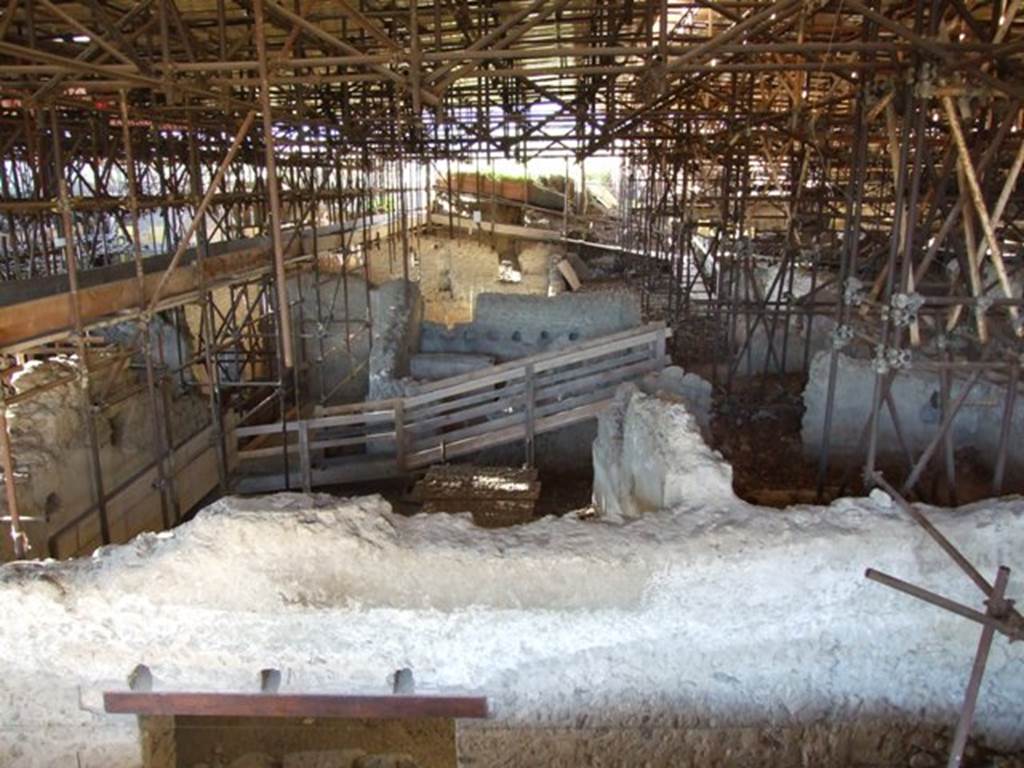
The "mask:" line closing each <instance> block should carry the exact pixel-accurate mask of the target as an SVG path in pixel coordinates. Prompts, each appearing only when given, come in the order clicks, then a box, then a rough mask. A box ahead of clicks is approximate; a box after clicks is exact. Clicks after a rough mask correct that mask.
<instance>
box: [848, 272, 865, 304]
mask: <svg viewBox="0 0 1024 768" xmlns="http://www.w3.org/2000/svg"><path fill="white" fill-rule="evenodd" d="M843 299H844V300H845V301H846V303H847V304H849V305H850V306H851V307H859V306H860V305H861V304H863V303H864V284H863V283H862V282H861V281H860V280H858V279H857V278H856V277H848V278H846V284H845V285H844V286H843Z"/></svg>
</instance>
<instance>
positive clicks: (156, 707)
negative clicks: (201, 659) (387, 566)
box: [103, 691, 487, 720]
mask: <svg viewBox="0 0 1024 768" xmlns="http://www.w3.org/2000/svg"><path fill="white" fill-rule="evenodd" d="M103 706H104V708H105V709H106V711H107V712H110V713H112V714H131V715H152V716H164V717H169V716H192V717H334V718H343V719H362V720H371V719H372V720H399V719H408V718H422V717H444V718H456V719H464V718H473V719H480V718H486V717H487V697H486V696H401V695H385V696H349V695H337V694H278V693H210V692H193V693H189V692H180V693H176V692H166V693H164V692H161V693H151V692H135V691H107V692H105V693H104V694H103Z"/></svg>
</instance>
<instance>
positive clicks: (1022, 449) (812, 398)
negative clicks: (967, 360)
mask: <svg viewBox="0 0 1024 768" xmlns="http://www.w3.org/2000/svg"><path fill="white" fill-rule="evenodd" d="M830 359H831V355H830V353H828V352H822V353H820V354H818V355H816V356H815V357H814V359H813V361H812V364H811V369H810V374H809V376H808V381H807V386H806V388H805V389H804V396H803V400H804V408H805V410H804V418H803V425H802V429H801V437H802V441H803V445H804V450H805V451H806V453H808V454H809V455H818V454H819V453H820V452H821V450H822V448H823V445H824V425H825V414H826V409H827V403H828V400H827V398H828V380H829V365H830ZM837 362H838V368H837V370H836V390H835V398H834V404H833V409H832V425H831V432H830V437H829V453H830V455H832V456H835V457H837V458H839V459H844V458H846V459H850V458H852V459H860V458H862V457H863V454H864V449H863V448H861V447H859V446H860V437H861V434H862V432H863V430H864V425H865V424H866V423H867V422H868V420H869V418H870V416H871V408H872V396H873V393H874V387H875V381H876V379H877V377H878V374H877V372H876V369H875V363H874V361H873V360H869V359H861V358H854V357H850V356H849V355H846V354H842V353H840V354H839V355H838V360H837ZM965 385H966V382H965V381H964V380H963V379H959V378H955V377H953V378H952V379H951V382H950V392H949V401H950V403H951V404H952V403H953V401H955V400H956V399H957V398H958V397H959V396H960V394H961V393H962V392H963V389H964V387H965ZM891 394H892V401H891V402H892V404H893V406H894V407H895V410H896V413H897V416H898V419H899V431H898V432H897V429H896V426H895V424H894V422H893V420H892V417H891V415H890V413H889V409H888V408H887V407H883V408H882V409H881V411H880V415H879V418H878V451H879V456H881V457H883V458H896V459H901V460H902V459H903V447H902V444H901V439H902V441H903V444H905V445H906V447H907V448H908V449H909V450H911V451H913V452H914V453H915V454H920V452H921V451H923V450H924V449H925V448H926V447H927V446H928V444H929V443H930V442H931V441H932V439H933V438H934V437H935V435H936V433H937V432H938V430H939V426H940V424H941V422H942V418H943V415H942V384H941V380H940V377H939V375H938V374H937V373H935V372H928V371H915V370H904V371H898V372H896V373H895V377H894V379H893V382H892V389H891ZM1018 402H1019V398H1018ZM1005 404H1006V387H1005V385H1003V386H999V385H996V384H994V383H991V382H988V381H985V380H979V381H978V382H977V383H976V384H975V385H974V386H973V387H972V388H971V391H970V393H969V394H968V395H967V397H966V399H965V400H964V403H963V405H962V406H961V408H960V410H959V411H958V413H957V415H956V416H955V417H954V419H953V423H952V426H951V430H952V436H953V442H954V445H956V446H957V447H958V448H962V447H971V448H973V449H974V450H975V451H976V453H977V456H978V458H979V459H980V460H981V461H982V462H983V463H985V464H986V465H987V466H988V467H989V468H991V467H993V466H994V465H995V463H996V457H997V456H998V453H999V444H1000V436H1001V434H1002V428H1003V414H1004V411H1005ZM1009 430H1010V431H1009V434H1010V440H1009V441H1008V445H1007V462H1006V475H1007V477H1008V478H1012V477H1014V476H1015V475H1016V476H1018V477H1019V476H1021V473H1024V442H1022V441H1021V440H1019V439H1014V436H1015V435H1021V434H1024V408H1022V407H1020V405H1018V406H1017V408H1016V409H1015V410H1014V413H1013V414H1012V417H1011V421H1010V424H1009Z"/></svg>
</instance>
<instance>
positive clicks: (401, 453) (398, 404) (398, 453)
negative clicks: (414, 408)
mask: <svg viewBox="0 0 1024 768" xmlns="http://www.w3.org/2000/svg"><path fill="white" fill-rule="evenodd" d="M395 460H396V461H397V462H398V468H399V469H400V470H401V471H403V472H404V471H405V403H404V402H403V401H402V400H400V399H399V400H395Z"/></svg>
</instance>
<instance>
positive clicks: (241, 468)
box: [234, 323, 669, 493]
mask: <svg viewBox="0 0 1024 768" xmlns="http://www.w3.org/2000/svg"><path fill="white" fill-rule="evenodd" d="M668 335H669V331H668V329H666V328H665V326H664V325H662V324H660V323H658V324H651V325H646V326H643V327H640V328H634V329H632V330H629V331H623V332H621V333H616V334H613V335H611V336H604V337H601V338H598V339H592V340H590V341H585V342H582V343H580V344H577V345H574V346H572V347H567V348H564V349H559V350H554V351H550V352H545V353H543V354H539V355H534V356H531V357H526V358H521V359H519V360H514V361H512V362H508V363H502V364H501V365H496V366H494V367H492V368H486V369H483V370H479V371H473V372H471V373H467V374H464V375H462V376H455V377H452V378H448V379H444V380H442V381H436V382H431V383H429V384H423V385H420V386H418V387H417V388H416V391H415V392H414V393H413V394H410V395H407V396H406V397H402V398H398V399H394V400H377V401H369V402H364V403H353V404H351V405H342V406H334V407H328V408H321V409H319V411H318V413H317V415H316V417H315V418H310V419H301V420H292V421H285V422H283V423H282V422H280V421H278V422H275V423H273V424H262V425H258V426H247V427H241V428H239V429H237V430H235V433H234V434H235V438H236V440H237V441H238V472H237V476H236V479H235V490H237V491H238V492H242V493H256V492H264V491H272V490H281V489H284V488H295V489H303V490H307V491H308V490H310V489H311V488H313V487H314V486H323V485H337V484H343V483H351V482H359V481H363V480H373V479H381V478H387V477H398V476H402V475H405V474H408V473H409V472H412V471H415V470H417V469H420V468H422V467H426V466H428V465H430V464H435V463H438V462H444V461H447V460H448V459H452V458H456V457H459V456H466V455H469V454H473V453H476V452H477V451H480V450H483V449H485V448H491V447H494V446H498V445H505V444H508V443H514V442H522V443H523V444H524V458H525V460H526V461H527V462H528V463H532V461H533V446H534V440H535V438H536V436H537V435H539V434H542V433H544V432H550V431H552V430H556V429H560V428H562V427H565V426H568V425H570V424H576V423H578V422H581V421H586V420H587V419H592V418H594V417H595V416H596V415H597V414H598V413H600V412H601V410H603V409H604V408H605V407H606V406H607V405H608V403H609V402H610V401H611V400H612V398H613V397H614V395H615V390H616V389H617V388H618V386H619V385H620V384H622V383H623V382H626V381H631V380H634V379H637V378H639V377H642V376H644V375H645V374H648V373H651V372H653V371H658V370H661V369H662V368H663V367H664V366H665V365H666V355H665V342H666V339H667V338H668Z"/></svg>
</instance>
